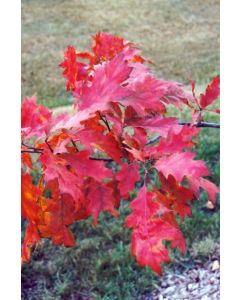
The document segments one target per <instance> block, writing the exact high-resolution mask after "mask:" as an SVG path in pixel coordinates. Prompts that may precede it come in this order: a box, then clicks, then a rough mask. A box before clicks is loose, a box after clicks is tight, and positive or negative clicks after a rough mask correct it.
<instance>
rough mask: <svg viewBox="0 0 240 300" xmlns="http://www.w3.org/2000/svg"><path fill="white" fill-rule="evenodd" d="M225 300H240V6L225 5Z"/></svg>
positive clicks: (222, 12)
mask: <svg viewBox="0 0 240 300" xmlns="http://www.w3.org/2000/svg"><path fill="white" fill-rule="evenodd" d="M220 15H221V19H220V20H221V23H220V24H221V27H220V28H221V29H220V33H221V47H220V49H221V53H220V54H221V112H222V114H221V134H220V138H221V208H220V210H221V263H220V271H221V299H222V300H225V299H226V300H228V299H233V300H235V299H240V282H239V279H240V275H239V273H240V251H239V250H240V247H239V238H240V189H239V188H240V164H239V161H240V159H239V158H240V105H239V104H240V92H239V90H240V76H239V73H240V65H239V57H240V34H239V28H240V22H239V20H240V2H239V1H233V0H225V1H221V9H220Z"/></svg>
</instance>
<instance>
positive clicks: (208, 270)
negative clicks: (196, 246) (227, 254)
mask: <svg viewBox="0 0 240 300" xmlns="http://www.w3.org/2000/svg"><path fill="white" fill-rule="evenodd" d="M219 257H220V256H219V249H218V250H217V251H216V252H215V254H214V255H213V256H212V257H211V258H209V259H208V260H207V261H204V262H203V261H201V260H196V262H195V263H194V266H193V267H191V268H189V269H185V270H181V266H179V270H178V272H175V271H174V273H172V271H171V273H170V272H169V273H166V274H165V275H163V277H162V279H161V283H160V284H159V285H158V286H156V291H154V292H153V293H151V294H148V295H144V296H143V297H141V298H140V299H139V300H217V299H220V269H219Z"/></svg>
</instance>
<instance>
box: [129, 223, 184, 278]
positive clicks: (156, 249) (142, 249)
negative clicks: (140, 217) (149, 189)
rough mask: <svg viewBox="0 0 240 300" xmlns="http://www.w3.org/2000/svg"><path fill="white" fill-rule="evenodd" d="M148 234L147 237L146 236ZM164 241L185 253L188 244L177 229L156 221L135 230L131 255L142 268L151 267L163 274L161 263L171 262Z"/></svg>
mask: <svg viewBox="0 0 240 300" xmlns="http://www.w3.org/2000/svg"><path fill="white" fill-rule="evenodd" d="M146 232H147V235H146ZM163 241H170V242H171V246H172V248H176V247H178V248H179V249H180V251H181V252H182V253H184V252H185V247H186V242H185V240H184V238H183V236H182V234H181V232H180V231H179V229H177V228H176V227H174V226H172V225H171V224H169V223H167V222H165V221H163V220H160V219H158V220H155V221H154V222H151V223H149V224H147V227H146V229H145V228H144V231H143V229H142V228H137V229H134V230H133V234H132V247H131V253H132V255H133V256H135V257H136V260H137V262H138V263H139V265H140V266H142V267H145V266H149V267H150V268H151V269H152V270H153V271H154V272H156V273H157V274H161V273H162V269H161V265H160V264H161V263H163V262H165V263H168V262H170V257H169V254H168V250H167V249H166V247H165V246H164V244H163Z"/></svg>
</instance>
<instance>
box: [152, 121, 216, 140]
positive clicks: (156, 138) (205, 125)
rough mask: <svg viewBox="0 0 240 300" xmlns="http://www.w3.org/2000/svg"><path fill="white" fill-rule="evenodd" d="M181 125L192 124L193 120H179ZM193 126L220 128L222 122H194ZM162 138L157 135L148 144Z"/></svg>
mask: <svg viewBox="0 0 240 300" xmlns="http://www.w3.org/2000/svg"><path fill="white" fill-rule="evenodd" d="M178 124H179V125H187V126H191V122H184V121H179V122H178ZM192 126H194V127H202V128H220V124H217V123H208V122H198V123H195V124H193V125H192ZM159 139H160V135H157V136H155V137H153V138H152V139H150V140H149V141H148V142H147V144H146V145H150V144H153V143H155V142H156V141H157V140H159Z"/></svg>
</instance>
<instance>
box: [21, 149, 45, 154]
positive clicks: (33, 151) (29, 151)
mask: <svg viewBox="0 0 240 300" xmlns="http://www.w3.org/2000/svg"><path fill="white" fill-rule="evenodd" d="M24 152H26V153H38V154H41V153H42V151H37V149H35V150H31V149H29V150H27V149H26V150H21V153H24Z"/></svg>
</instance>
